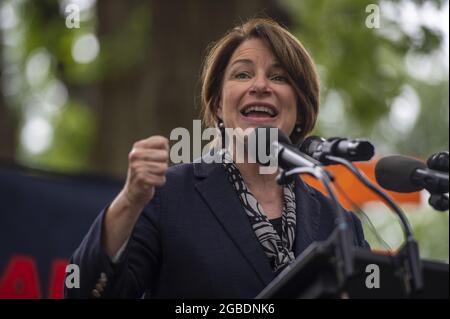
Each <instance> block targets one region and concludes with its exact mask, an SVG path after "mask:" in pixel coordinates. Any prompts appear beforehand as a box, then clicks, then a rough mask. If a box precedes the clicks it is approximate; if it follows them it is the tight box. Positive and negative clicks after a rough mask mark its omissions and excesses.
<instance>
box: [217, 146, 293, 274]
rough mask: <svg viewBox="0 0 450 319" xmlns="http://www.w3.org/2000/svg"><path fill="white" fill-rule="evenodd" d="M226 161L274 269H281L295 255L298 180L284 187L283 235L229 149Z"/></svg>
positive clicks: (230, 174)
mask: <svg viewBox="0 0 450 319" xmlns="http://www.w3.org/2000/svg"><path fill="white" fill-rule="evenodd" d="M223 165H224V167H225V171H226V172H227V176H228V180H229V181H230V183H231V184H232V185H233V188H234V190H235V191H236V194H237V195H238V197H239V200H240V201H241V204H242V206H243V207H244V210H245V212H246V213H247V215H248V217H249V219H250V224H251V225H252V228H253V231H254V232H255V235H256V237H257V238H258V240H259V242H260V244H261V246H262V247H263V249H264V252H265V254H266V256H267V257H268V258H269V260H270V264H271V266H272V268H273V270H274V272H277V271H278V270H281V269H282V268H284V267H285V266H287V265H288V264H290V263H291V262H293V261H294V259H295V256H294V253H293V245H294V240H295V229H296V227H295V226H296V213H295V212H296V205H295V192H294V182H292V183H290V184H288V185H285V186H284V188H283V194H284V196H283V197H284V198H283V199H284V204H283V214H282V217H281V220H282V235H281V238H280V236H279V235H278V233H277V231H276V230H275V229H274V227H273V225H272V223H271V222H270V221H269V219H268V218H267V216H266V215H265V214H264V211H263V209H262V207H261V205H260V204H259V203H258V201H257V200H256V198H255V197H254V196H253V194H252V193H251V192H250V190H249V189H248V188H247V186H246V185H245V182H244V179H243V178H242V176H241V173H240V172H239V169H238V168H237V167H236V164H235V163H234V162H233V160H232V159H231V157H230V156H229V154H228V153H227V152H225V156H224V160H223Z"/></svg>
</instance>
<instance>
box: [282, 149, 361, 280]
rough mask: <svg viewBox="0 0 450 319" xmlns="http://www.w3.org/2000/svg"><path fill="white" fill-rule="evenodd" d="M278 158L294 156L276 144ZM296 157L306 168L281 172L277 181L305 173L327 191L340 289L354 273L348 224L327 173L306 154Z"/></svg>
mask: <svg viewBox="0 0 450 319" xmlns="http://www.w3.org/2000/svg"><path fill="white" fill-rule="evenodd" d="M277 146H278V157H280V155H281V154H282V153H283V152H286V153H287V154H286V156H294V154H292V153H291V152H290V151H291V150H289V148H286V147H285V146H283V145H281V144H278V145H277ZM296 153H297V154H296V155H297V156H298V163H299V164H298V165H302V166H306V167H294V168H293V169H290V170H289V171H287V172H285V171H283V170H282V172H281V174H280V175H279V176H278V181H279V182H280V181H282V180H283V179H284V178H289V177H290V176H292V175H294V174H295V175H296V174H302V173H306V174H309V175H312V176H314V177H315V178H317V179H318V180H319V181H320V182H321V183H322V184H323V185H324V187H325V189H326V190H327V193H328V194H329V196H330V198H331V201H332V204H333V206H334V210H335V215H336V228H335V230H334V232H333V234H332V235H331V236H330V238H332V237H334V238H335V240H334V241H333V243H334V245H335V246H334V247H335V258H336V266H337V267H336V268H337V278H338V282H339V285H340V287H341V288H342V287H343V286H344V285H345V283H346V280H347V278H349V277H350V276H351V275H352V274H353V272H354V265H353V255H352V239H351V233H350V230H349V227H348V224H347V222H346V219H345V215H344V212H343V210H342V207H341V205H340V204H339V201H338V199H337V196H336V193H335V192H334V190H333V189H332V187H331V178H330V176H329V175H328V172H327V171H325V170H324V169H323V168H322V167H320V166H318V165H320V162H318V161H316V160H315V159H311V158H310V157H309V156H308V155H306V154H301V153H300V154H298V153H299V151H297V152H296Z"/></svg>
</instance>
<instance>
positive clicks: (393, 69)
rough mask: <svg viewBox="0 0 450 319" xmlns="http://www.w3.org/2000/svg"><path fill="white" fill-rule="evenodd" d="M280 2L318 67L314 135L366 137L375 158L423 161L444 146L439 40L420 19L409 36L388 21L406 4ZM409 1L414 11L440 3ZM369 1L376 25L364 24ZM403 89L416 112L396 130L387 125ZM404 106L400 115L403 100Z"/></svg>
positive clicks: (439, 34)
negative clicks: (418, 73)
mask: <svg viewBox="0 0 450 319" xmlns="http://www.w3.org/2000/svg"><path fill="white" fill-rule="evenodd" d="M284 3H285V4H286V5H287V6H288V7H289V8H290V9H291V10H292V11H293V12H294V16H295V22H296V23H295V28H294V31H295V33H296V34H297V36H298V38H299V39H300V40H301V41H302V42H303V43H304V44H305V46H306V47H307V48H308V49H309V50H310V52H311V54H312V56H313V58H314V59H315V61H316V63H317V64H318V65H319V72H320V74H321V82H322V107H323V110H322V113H321V116H320V121H319V125H318V127H317V130H316V133H318V134H324V135H327V136H335V135H339V134H341V135H347V136H353V137H358V136H366V137H370V138H371V139H373V140H374V141H375V142H376V144H377V145H376V146H377V149H378V151H380V152H381V153H386V152H403V153H407V154H411V155H415V156H422V157H426V156H427V155H429V154H431V153H432V152H435V151H437V150H442V149H448V66H447V69H446V70H445V64H444V61H443V60H442V57H440V56H436V52H437V51H438V50H439V49H440V48H441V43H442V40H443V39H442V36H443V35H442V32H441V31H440V30H437V29H435V28H432V27H430V26H428V25H426V24H421V22H420V21H418V22H417V26H416V30H415V32H411V31H410V30H406V29H405V27H404V26H403V25H402V23H401V21H399V20H397V19H393V16H394V17H396V16H397V17H400V13H401V11H402V10H406V9H408V8H407V6H409V5H410V3H408V1H389V0H386V1H353V0H339V1H332V0H317V1H297V0H285V1H284ZM414 3H415V4H416V5H417V6H419V7H418V10H422V9H423V6H425V5H426V6H432V7H434V8H436V9H439V8H441V7H442V6H443V5H444V4H445V3H447V2H446V1H445V0H432V1H414ZM370 4H376V5H377V6H378V8H379V10H380V11H379V12H380V25H379V28H369V27H367V26H366V20H367V19H370V15H371V14H372V11H370V10H367V11H366V8H368V7H367V6H368V5H370ZM369 8H370V7H369ZM388 11H389V12H388ZM443 22H444V21H442V23H443ZM411 60H415V61H416V63H409V64H410V65H409V68H421V67H422V66H423V64H424V63H428V64H432V66H433V67H434V68H435V69H437V71H440V73H443V74H442V75H441V77H440V78H438V79H435V80H434V81H431V80H430V79H428V78H426V77H422V78H417V77H413V76H412V75H411V74H410V73H411V72H410V71H409V70H408V61H411ZM405 90H406V91H407V92H409V94H410V95H413V97H414V96H415V95H417V96H418V100H419V101H418V104H419V110H418V113H419V114H418V118H417V119H416V120H415V121H414V123H413V124H414V125H413V126H412V127H409V128H407V129H403V130H401V129H399V127H398V126H397V125H396V123H395V121H392V114H391V111H392V107H393V104H394V102H395V101H396V98H399V97H401V96H402V93H404V91H405ZM411 91H412V93H411ZM404 102H405V103H406V106H405V108H404V112H406V113H408V112H409V109H408V108H407V107H408V105H407V104H408V103H410V104H411V101H410V100H408V99H406V100H405V101H404ZM399 107H401V106H399ZM400 111H401V110H400ZM397 113H398V110H397ZM390 115H391V119H390Z"/></svg>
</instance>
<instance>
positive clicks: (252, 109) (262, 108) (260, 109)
mask: <svg viewBox="0 0 450 319" xmlns="http://www.w3.org/2000/svg"><path fill="white" fill-rule="evenodd" d="M250 112H265V113H268V114H269V115H270V116H275V112H274V111H273V110H272V109H271V108H270V107H267V106H258V105H255V106H250V107H248V108H246V109H245V111H244V114H245V115H247V114H249V113H250Z"/></svg>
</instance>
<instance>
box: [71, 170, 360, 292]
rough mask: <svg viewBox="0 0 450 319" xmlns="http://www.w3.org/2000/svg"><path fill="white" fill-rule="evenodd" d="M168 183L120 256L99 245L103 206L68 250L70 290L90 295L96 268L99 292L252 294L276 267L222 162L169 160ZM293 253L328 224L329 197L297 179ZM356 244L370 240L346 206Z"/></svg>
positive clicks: (329, 228)
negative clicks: (114, 258)
mask: <svg viewBox="0 0 450 319" xmlns="http://www.w3.org/2000/svg"><path fill="white" fill-rule="evenodd" d="M166 177H167V182H166V184H165V185H164V186H163V187H161V188H158V189H157V191H156V193H155V197H154V198H153V199H152V201H151V202H150V203H149V204H148V205H147V206H146V207H145V209H144V210H143V212H142V214H141V216H140V218H139V220H138V222H137V224H136V226H135V228H134V230H133V234H132V236H131V239H130V240H129V242H128V244H127V247H126V249H125V251H124V253H123V254H122V257H121V258H120V260H119V262H118V263H116V264H113V263H112V262H111V261H110V259H109V258H108V256H107V255H106V254H105V252H104V251H103V249H102V247H101V237H102V220H103V216H104V213H105V212H104V211H103V212H102V213H101V214H100V215H99V216H98V218H97V219H96V220H95V222H94V223H93V225H92V227H91V229H90V230H89V232H88V234H87V235H86V237H85V238H84V240H83V241H82V243H81V245H80V246H79V248H78V249H77V250H76V251H75V253H74V255H73V256H72V259H71V263H75V264H78V265H79V266H80V277H81V281H80V288H72V289H67V288H66V289H65V296H66V297H69V298H91V297H92V296H93V294H92V291H93V289H94V288H95V284H96V283H97V281H98V279H99V277H100V274H101V273H105V274H106V276H107V280H108V281H107V284H106V287H105V289H104V292H103V293H102V294H101V297H116V298H119V297H120V298H121V297H126V298H139V297H141V296H142V295H143V294H144V292H145V297H150V298H253V297H255V296H256V295H257V294H258V293H259V292H260V291H261V290H262V289H263V288H264V287H265V286H266V285H267V284H268V283H269V282H270V281H271V280H273V279H274V278H275V275H276V274H274V273H273V271H272V269H271V266H270V264H269V260H268V258H267V257H266V255H265V254H264V251H263V249H262V247H261V245H260V243H259V242H258V240H257V238H256V236H255V234H254V232H253V229H252V227H251V225H250V222H249V219H248V217H247V214H246V213H245V211H244V209H243V207H242V205H241V203H240V201H239V198H238V197H237V195H236V193H235V191H234V189H233V187H232V185H231V184H230V183H229V181H228V179H227V177H226V173H225V170H224V169H223V167H222V164H206V163H191V164H181V165H177V166H173V167H171V168H169V170H168V172H167V175H166ZM295 190H296V203H297V234H296V239H295V247H294V248H295V252H294V253H295V256H298V255H299V254H300V253H301V252H302V251H304V250H305V248H306V247H308V246H309V245H310V244H311V243H312V242H314V241H322V240H325V239H326V238H327V237H328V236H329V235H330V233H331V232H332V230H333V227H334V220H335V217H334V214H333V210H332V206H331V204H330V202H329V200H328V199H327V198H326V197H325V196H323V195H322V194H321V193H320V192H318V191H316V190H315V189H313V188H311V187H309V186H307V185H306V184H305V183H304V182H303V181H302V180H301V179H300V178H297V179H296V187H295ZM346 214H347V218H348V222H349V225H350V227H351V229H352V232H353V242H354V244H355V245H357V246H366V247H368V244H367V242H366V241H365V240H364V235H363V231H362V228H361V224H360V222H359V220H358V219H357V217H355V216H354V215H353V214H351V213H349V212H346Z"/></svg>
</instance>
